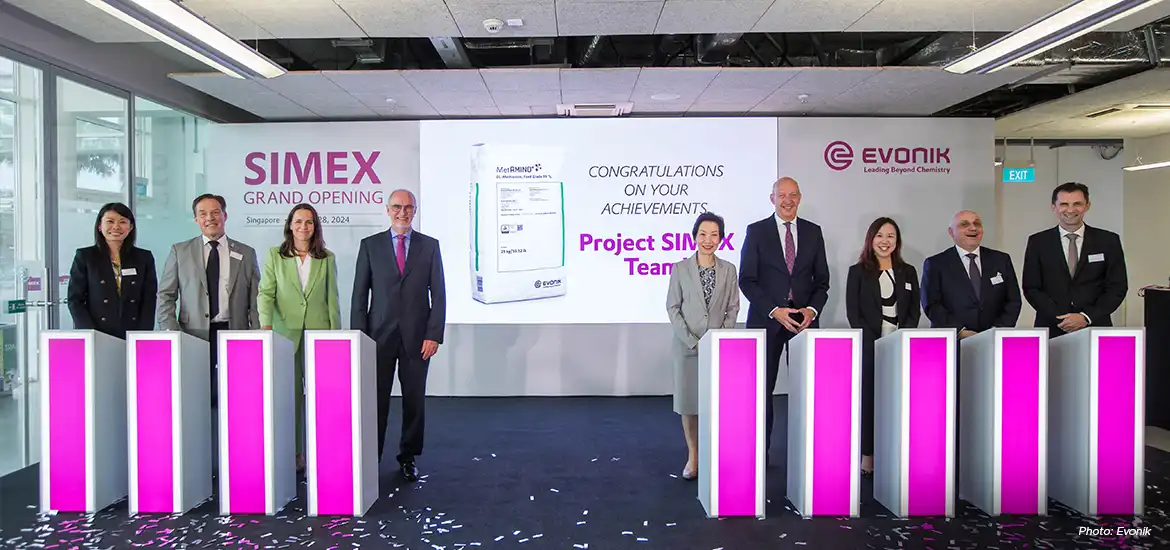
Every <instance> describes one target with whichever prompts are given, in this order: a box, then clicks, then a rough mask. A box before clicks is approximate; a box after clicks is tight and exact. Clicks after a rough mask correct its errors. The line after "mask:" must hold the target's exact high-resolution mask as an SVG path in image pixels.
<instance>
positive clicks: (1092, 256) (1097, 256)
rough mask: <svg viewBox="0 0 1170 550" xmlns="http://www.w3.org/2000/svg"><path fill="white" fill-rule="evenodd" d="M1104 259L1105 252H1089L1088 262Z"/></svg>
mask: <svg viewBox="0 0 1170 550" xmlns="http://www.w3.org/2000/svg"><path fill="white" fill-rule="evenodd" d="M1103 261H1105V254H1089V263H1097V262H1103Z"/></svg>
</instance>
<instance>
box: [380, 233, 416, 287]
mask: <svg viewBox="0 0 1170 550" xmlns="http://www.w3.org/2000/svg"><path fill="white" fill-rule="evenodd" d="M381 235H382V238H381V239H378V243H379V246H380V247H382V255H383V257H385V258H390V270H391V271H393V272H394V273H398V257H397V255H396V254H395V253H394V237H395V235H394V230H392V229H387V230H386V231H383V232H382V233H381ZM406 257H407V258H409V257H410V253H409V252H408V253H407V254H406ZM398 277H399V278H402V277H405V275H404V274H402V273H398Z"/></svg>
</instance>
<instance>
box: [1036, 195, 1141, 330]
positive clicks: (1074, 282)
mask: <svg viewBox="0 0 1170 550" xmlns="http://www.w3.org/2000/svg"><path fill="white" fill-rule="evenodd" d="M1089 207H1090V203H1089V187H1088V186H1086V185H1085V184H1083V183H1063V184H1061V185H1059V186H1057V187H1056V189H1053V190H1052V211H1053V212H1055V213H1056V218H1057V222H1058V225H1057V226H1056V227H1053V228H1051V229H1046V230H1044V231H1041V232H1039V233H1036V234H1034V235H1032V236H1031V237H1028V248H1027V249H1026V251H1025V252H1024V277H1023V279H1024V280H1023V286H1024V298H1026V299H1027V300H1028V303H1029V304H1032V307H1033V308H1035V309H1036V322H1035V323H1034V326H1037V327H1047V328H1048V332H1049V334H1050V335H1051V336H1052V337H1056V336H1060V335H1062V334H1067V333H1069V332H1073V331H1077V330H1080V329H1082V328H1085V327H1087V326H1089V325H1096V326H1099V327H1108V326H1113V321H1112V319H1110V315H1112V314H1113V312H1114V311H1117V308H1119V307H1121V302H1122V301H1123V300H1125V294H1126V293H1127V292H1129V279H1128V275H1127V274H1126V270H1125V252H1124V251H1123V250H1122V248H1121V237H1118V236H1117V233H1114V232H1112V231H1106V230H1104V229H1098V228H1096V227H1089V226H1088V225H1085V221H1084V218H1085V213H1086V212H1088V211H1089Z"/></svg>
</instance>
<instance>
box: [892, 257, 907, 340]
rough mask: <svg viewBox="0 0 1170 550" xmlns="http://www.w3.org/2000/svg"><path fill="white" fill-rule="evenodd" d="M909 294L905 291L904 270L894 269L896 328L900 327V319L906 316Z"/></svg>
mask: <svg viewBox="0 0 1170 550" xmlns="http://www.w3.org/2000/svg"><path fill="white" fill-rule="evenodd" d="M909 295H910V292H908V291H907V290H906V273H905V270H903V269H902V268H899V267H895V268H894V298H895V300H894V307H895V308H896V309H897V314H896V315H897V317H898V326H901V325H902V319H903V318H904V317H905V316H906V309H907V308H908V307H909V304H908V302H909V301H910V300H909V299H908V296H909Z"/></svg>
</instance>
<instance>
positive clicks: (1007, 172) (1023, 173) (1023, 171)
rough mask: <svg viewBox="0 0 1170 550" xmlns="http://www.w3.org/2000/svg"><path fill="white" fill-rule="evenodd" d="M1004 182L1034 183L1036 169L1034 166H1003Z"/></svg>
mask: <svg viewBox="0 0 1170 550" xmlns="http://www.w3.org/2000/svg"><path fill="white" fill-rule="evenodd" d="M1003 182H1004V183H1035V182H1036V169H1035V168H1004V169H1003Z"/></svg>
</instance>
